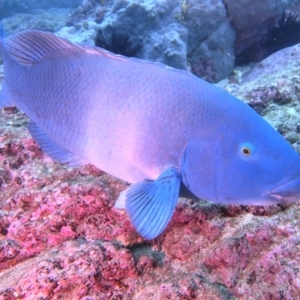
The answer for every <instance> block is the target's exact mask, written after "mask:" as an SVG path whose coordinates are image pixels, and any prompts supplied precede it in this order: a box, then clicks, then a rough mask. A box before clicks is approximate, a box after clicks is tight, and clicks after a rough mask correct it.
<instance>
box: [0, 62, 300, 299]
mask: <svg viewBox="0 0 300 300" xmlns="http://www.w3.org/2000/svg"><path fill="white" fill-rule="evenodd" d="M274 63H275V62H274ZM299 68H300V67H299V64H298V66H297V63H295V62H294V63H292V62H291V64H287V66H286V68H284V69H281V70H280V71H278V74H277V73H276V74H269V72H268V69H266V72H265V74H261V75H260V76H259V77H258V78H257V79H255V80H252V81H250V82H248V83H244V84H238V81H239V80H241V78H242V76H241V75H242V71H243V70H242V71H236V72H235V76H233V77H231V78H229V79H228V80H225V81H224V82H222V83H221V84H222V85H223V87H225V88H227V89H228V90H231V92H232V93H234V94H236V95H241V96H242V97H243V98H244V99H245V100H246V101H248V102H251V101H252V100H251V99H254V100H255V99H257V98H258V97H262V95H264V97H265V98H263V100H264V99H266V102H265V106H264V108H263V109H262V110H261V111H262V113H264V114H265V115H266V116H267V117H268V119H271V120H272V122H273V123H274V124H275V126H276V127H278V124H279V122H282V124H283V125H287V124H293V126H291V127H288V128H287V129H286V132H285V135H286V136H287V137H289V135H291V134H295V130H296V129H297V128H295V127H294V126H296V124H297V121H298V116H299V112H298V102H299V99H298V94H297V93H296V94H295V91H297V90H298V88H297V84H298V82H299V75H298V74H299V71H300V70H299ZM279 69H280V68H279ZM0 70H1V69H0ZM0 74H1V72H0ZM249 74H250V73H249ZM296 74H297V75H296ZM296 76H298V77H296ZM2 78H3V75H0V79H2ZM278 80H285V82H284V84H281V83H280V82H279V81H278ZM281 88H282V89H283V90H284V99H288V101H279V100H278V99H281V97H279V98H278V95H281V93H282V90H281ZM274 89H276V93H275V92H273V90H274ZM258 95H259V96H258ZM254 106H255V105H254ZM255 107H256V106H255ZM257 107H258V108H260V106H257ZM291 110H294V112H295V114H289V112H290V111H291ZM27 122H28V120H27V118H26V117H25V116H24V115H23V114H22V113H21V112H19V111H17V110H16V109H13V108H10V109H6V110H5V111H4V112H1V114H0V189H1V194H0V299H1V300H4V299H5V300H7V299H9V300H10V299H85V300H87V299H95V300H96V299H128V300H129V299H214V300H215V299H226V300H228V299H247V300H248V299H297V298H298V297H299V292H300V281H299V269H300V256H299V253H300V206H299V205H300V203H299V202H297V203H294V204H289V205H277V206H270V207H250V206H223V205H218V204H210V203H206V202H193V201H190V200H186V199H181V200H180V203H179V205H178V207H177V209H176V212H175V215H174V217H173V219H172V221H171V222H170V224H169V226H168V227H167V230H166V231H165V232H164V233H163V234H162V235H161V236H160V237H158V238H156V239H155V240H153V241H144V240H143V239H142V238H141V237H140V236H139V235H138V234H137V233H136V232H135V230H134V229H133V228H132V226H131V224H130V222H129V220H128V217H127V215H126V214H125V213H123V212H122V211H116V210H114V209H113V208H112V207H113V205H114V202H115V199H116V198H117V196H118V194H119V192H120V191H121V190H123V189H124V188H125V187H126V184H125V183H124V182H120V181H118V180H116V179H114V178H112V177H110V176H109V175H107V174H105V173H103V172H101V171H100V170H98V169H96V168H94V167H93V166H90V165H87V166H83V167H80V168H74V169H72V168H68V167H65V166H62V165H61V164H59V163H54V162H53V161H52V160H51V159H50V158H48V157H47V156H46V155H45V154H43V153H42V152H41V150H40V149H39V148H38V147H37V145H36V144H35V143H34V141H33V140H32V138H31V137H30V135H29V133H28V131H27V130H26V124H27ZM293 145H294V146H297V145H298V144H297V142H295V143H293ZM296 148H297V147H296ZM298 150H299V149H298Z"/></svg>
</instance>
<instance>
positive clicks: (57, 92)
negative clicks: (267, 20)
mask: <svg viewBox="0 0 300 300" xmlns="http://www.w3.org/2000/svg"><path fill="white" fill-rule="evenodd" d="M1 49H2V55H3V61H4V74H5V81H4V83H3V87H2V90H1V92H0V106H1V107H4V106H12V105H16V106H18V107H19V108H20V109H21V110H22V111H24V112H25V113H26V114H27V116H28V117H29V118H30V120H31V122H30V124H29V130H30V132H31V134H32V136H33V138H34V139H35V140H36V141H37V143H38V144H39V145H40V147H41V148H42V149H43V150H44V151H45V152H46V153H47V154H48V155H49V156H51V157H52V158H53V159H55V160H58V161H61V162H62V163H68V164H70V165H79V164H84V163H92V164H94V165H95V166H97V167H99V168H100V169H102V170H103V171H105V172H107V173H109V174H111V175H113V176H115V177H118V178H120V179H123V180H126V181H128V182H131V183H133V185H132V186H131V187H129V189H128V190H126V191H124V192H123V193H122V194H121V195H120V197H119V199H118V201H117V205H116V206H117V207H118V208H126V210H127V212H128V213H129V216H130V218H131V220H132V222H133V225H134V226H135V228H136V229H137V231H138V232H139V233H140V234H141V235H143V236H144V237H145V238H148V239H151V238H154V237H156V236H158V235H159V234H160V233H161V232H162V231H163V230H164V229H165V227H166V226H167V224H168V222H169V220H170V218H171V217H172V215H173V212H174V209H175V206H176V203H177V199H178V197H179V194H180V186H184V187H185V188H186V189H187V190H188V191H189V192H190V193H191V195H193V197H196V198H200V199H203V200H208V201H213V202H219V203H232V204H254V205H265V204H274V203H278V202H292V201H297V200H298V199H299V194H300V179H299V178H300V159H299V157H298V155H297V154H296V152H295V151H294V150H293V149H292V148H291V147H290V145H289V144H288V143H287V142H286V141H285V140H284V139H283V138H282V137H281V136H280V135H279V134H278V133H277V132H276V131H275V130H274V129H273V128H272V127H271V126H270V125H269V124H268V123H267V122H266V121H265V120H263V119H262V118H261V117H260V116H259V115H258V114H257V113H256V112H255V111H253V110H252V109H251V108H249V107H248V106H247V105H246V104H244V103H242V102H241V101H240V100H238V99H236V98H235V97H233V96H232V95H230V94H228V93H226V92H225V91H223V90H221V89H219V88H217V87H215V86H213V85H211V84H209V83H207V82H205V81H203V80H201V79H199V78H197V77H195V76H193V75H192V74H190V73H188V72H186V71H181V70H174V69H172V68H169V67H166V66H164V65H161V64H155V63H149V62H145V61H142V60H139V59H134V58H126V57H123V56H118V55H114V54H112V53H110V52H108V51H105V50H103V49H100V48H92V47H87V46H82V45H75V44H72V43H70V42H68V41H66V40H64V39H61V38H58V37H56V36H55V35H53V34H50V33H43V32H38V31H26V32H23V33H20V34H17V35H15V36H9V37H7V38H5V39H2V41H1Z"/></svg>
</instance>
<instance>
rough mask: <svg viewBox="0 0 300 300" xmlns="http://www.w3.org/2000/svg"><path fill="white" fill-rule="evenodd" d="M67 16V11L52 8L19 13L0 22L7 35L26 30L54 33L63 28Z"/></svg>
mask: <svg viewBox="0 0 300 300" xmlns="http://www.w3.org/2000/svg"><path fill="white" fill-rule="evenodd" d="M68 15H69V10H68V9H63V8H52V9H49V10H40V11H38V12H37V13H35V14H33V13H28V14H26V13H19V14H16V15H14V16H12V17H7V18H5V19H3V20H2V21H1V25H2V26H3V27H4V28H5V33H6V34H7V35H10V34H15V33H17V32H19V31H23V30H27V29H37V30H44V31H50V32H56V31H58V30H59V29H61V28H62V27H64V26H65V24H66V21H67V18H68Z"/></svg>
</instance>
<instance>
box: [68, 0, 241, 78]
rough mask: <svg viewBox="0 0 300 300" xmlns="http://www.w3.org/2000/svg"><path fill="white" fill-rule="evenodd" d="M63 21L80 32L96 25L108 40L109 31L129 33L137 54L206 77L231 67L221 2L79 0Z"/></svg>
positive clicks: (227, 28)
mask: <svg viewBox="0 0 300 300" xmlns="http://www.w3.org/2000/svg"><path fill="white" fill-rule="evenodd" d="M95 24H96V25H95ZM68 25H72V26H73V27H74V28H75V29H77V30H78V31H79V32H78V33H79V34H80V29H82V28H85V30H89V29H90V28H91V27H93V28H95V27H97V28H99V29H101V31H102V33H103V36H104V38H105V40H106V41H108V43H109V42H110V41H111V38H112V30H113V29H114V30H117V31H118V32H119V33H124V34H129V35H130V38H131V40H132V42H133V43H142V48H141V50H140V52H139V53H137V55H136V56H137V57H142V58H145V59H148V60H153V61H159V62H163V63H165V64H168V65H170V66H172V67H175V68H181V69H186V68H191V69H192V71H193V72H194V73H195V74H196V75H198V76H201V77H203V78H206V79H207V80H209V81H214V82H215V81H219V80H220V79H222V78H224V77H226V76H228V75H229V74H230V73H231V71H232V69H233V67H234V53H233V45H234V40H235V31H234V30H233V29H232V26H231V25H230V23H229V22H228V21H227V18H226V11H225V8H224V5H223V3H222V1H221V0H217V1H215V0H205V1H180V0H176V1H174V0H164V1H160V0H152V1H105V2H103V4H99V3H97V2H94V1H83V3H82V5H81V6H80V7H78V8H77V9H75V10H74V11H73V13H72V14H71V15H70V17H69V20H68ZM62 35H63V34H62ZM64 36H66V37H68V33H67V32H66V35H64ZM90 37H91V38H94V36H93V35H90Z"/></svg>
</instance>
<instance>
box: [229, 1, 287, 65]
mask: <svg viewBox="0 0 300 300" xmlns="http://www.w3.org/2000/svg"><path fill="white" fill-rule="evenodd" d="M290 2H291V1H290V0H267V1H260V0H241V1H231V0H224V4H225V5H226V8H227V13H228V17H229V20H230V21H231V23H232V25H233V27H234V28H235V30H236V31H237V39H236V42H235V54H236V55H243V52H247V53H249V54H250V53H251V52H252V53H253V57H252V59H256V60H259V59H260V58H263V56H264V54H263V53H260V51H263V47H261V44H262V43H263V42H264V41H265V40H266V38H267V36H268V32H269V31H270V29H271V28H272V27H274V26H275V25H276V23H277V21H278V19H280V17H281V15H282V13H283V11H284V9H285V8H286V7H287V6H288V4H289V3H290Z"/></svg>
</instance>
